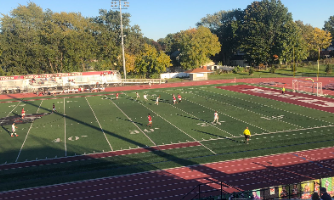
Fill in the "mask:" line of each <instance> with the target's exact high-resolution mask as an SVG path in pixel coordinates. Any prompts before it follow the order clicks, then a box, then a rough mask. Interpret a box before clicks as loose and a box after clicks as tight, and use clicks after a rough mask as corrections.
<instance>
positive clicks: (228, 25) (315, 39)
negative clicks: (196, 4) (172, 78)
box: [158, 0, 334, 66]
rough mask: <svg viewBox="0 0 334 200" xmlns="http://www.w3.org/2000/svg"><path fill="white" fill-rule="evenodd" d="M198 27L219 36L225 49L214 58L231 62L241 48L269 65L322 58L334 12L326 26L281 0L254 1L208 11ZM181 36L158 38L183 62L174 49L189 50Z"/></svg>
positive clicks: (333, 31) (257, 62) (256, 62)
mask: <svg viewBox="0 0 334 200" xmlns="http://www.w3.org/2000/svg"><path fill="white" fill-rule="evenodd" d="M197 27H206V28H209V29H210V31H211V32H212V33H213V34H215V35H216V36H217V37H218V40H219V43H220V45H221V49H220V51H219V52H218V53H217V54H215V55H214V56H212V57H211V59H213V60H214V61H216V62H219V61H221V62H222V63H224V64H229V63H230V60H231V58H232V57H233V55H234V54H236V53H237V52H238V51H239V52H243V53H244V54H245V56H244V57H245V60H246V61H247V62H248V63H249V64H250V65H252V66H257V65H266V66H268V65H272V64H274V63H290V62H292V61H293V60H295V61H297V62H298V61H301V60H305V59H311V60H316V59H318V54H319V51H320V50H321V49H325V48H327V47H328V46H329V45H330V44H331V42H332V35H334V16H332V17H330V18H329V20H328V21H326V22H325V25H324V28H323V30H322V29H319V28H315V27H312V26H311V25H309V24H304V23H303V22H302V21H293V19H292V14H291V13H289V12H288V9H287V8H286V7H285V6H284V5H283V4H282V2H281V1H280V0H262V1H254V2H253V3H251V4H250V5H248V6H247V7H246V8H245V9H244V10H241V9H235V10H231V11H223V10H222V11H219V12H216V13H214V14H208V15H206V17H203V18H202V19H201V20H200V21H199V22H198V23H197ZM179 38H180V36H179V33H176V34H169V35H167V36H166V37H165V38H162V39H159V40H158V42H159V43H160V44H161V45H162V46H163V47H164V48H165V51H166V53H167V54H168V55H171V59H172V62H173V63H174V64H176V65H182V66H183V65H184V63H183V60H182V57H178V56H173V55H174V54H173V53H174V52H177V51H179V52H180V54H181V55H182V54H183V53H184V51H186V49H185V48H183V47H182V46H179ZM213 53H216V52H213ZM196 54H199V52H197V53H196ZM293 55H294V57H293ZM198 60H199V61H200V60H201V59H198Z"/></svg>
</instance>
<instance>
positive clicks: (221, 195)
mask: <svg viewBox="0 0 334 200" xmlns="http://www.w3.org/2000/svg"><path fill="white" fill-rule="evenodd" d="M220 199H223V181H220Z"/></svg>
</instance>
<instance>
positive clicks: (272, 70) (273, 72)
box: [270, 66, 276, 74]
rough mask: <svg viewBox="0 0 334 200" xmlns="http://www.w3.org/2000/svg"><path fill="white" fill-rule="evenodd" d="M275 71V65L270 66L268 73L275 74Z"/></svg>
mask: <svg viewBox="0 0 334 200" xmlns="http://www.w3.org/2000/svg"><path fill="white" fill-rule="evenodd" d="M275 71H276V67H274V66H272V67H271V68H270V73H272V74H275Z"/></svg>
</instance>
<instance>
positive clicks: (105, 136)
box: [85, 97, 113, 151]
mask: <svg viewBox="0 0 334 200" xmlns="http://www.w3.org/2000/svg"><path fill="white" fill-rule="evenodd" d="M85 99H86V101H87V104H88V106H89V107H90V109H91V110H92V112H93V114H94V117H95V119H96V121H97V123H98V124H99V126H100V129H101V131H102V133H103V135H104V138H105V139H106V140H107V142H108V144H109V147H110V149H111V151H113V148H112V146H111V144H110V142H109V140H108V138H107V135H106V133H105V132H104V130H103V128H102V126H101V124H100V121H99V120H98V119H97V117H96V115H95V112H94V110H93V108H92V106H90V103H89V101H88V99H87V97H85Z"/></svg>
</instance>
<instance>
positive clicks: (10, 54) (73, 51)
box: [0, 0, 334, 77]
mask: <svg viewBox="0 0 334 200" xmlns="http://www.w3.org/2000/svg"><path fill="white" fill-rule="evenodd" d="M122 18H123V31H124V35H125V40H124V45H125V59H126V70H127V73H129V74H130V75H140V76H142V77H154V76H157V75H158V74H159V73H161V72H164V71H166V68H167V67H170V66H182V68H184V69H192V68H197V67H199V66H201V65H203V64H204V63H207V62H209V61H211V60H213V61H215V62H219V61H220V62H222V63H224V64H228V63H229V62H230V60H231V58H232V56H233V55H234V54H235V53H236V52H238V51H242V52H244V53H245V59H246V60H247V61H248V63H250V64H251V65H253V66H255V65H260V64H264V65H271V64H273V63H275V62H276V63H277V62H281V63H282V62H283V63H289V62H292V60H296V61H301V60H304V59H307V58H311V59H312V58H313V59H317V56H318V54H319V50H320V49H323V48H327V47H328V46H329V45H330V44H331V42H332V35H333V34H334V16H332V17H330V18H329V20H328V21H327V22H325V25H324V28H323V30H321V29H318V28H314V27H312V26H311V25H308V24H304V23H303V22H302V21H293V20H292V14H291V13H289V12H288V9H287V8H286V7H285V6H284V5H283V4H282V3H281V1H280V0H262V1H254V2H253V3H252V4H250V5H248V6H247V7H246V8H245V9H244V10H241V9H235V10H231V11H219V12H217V13H214V14H208V15H207V16H206V17H203V18H202V19H201V20H200V21H199V22H198V23H197V24H196V26H197V27H196V28H191V29H188V30H183V31H180V32H178V33H170V34H168V35H167V36H166V37H165V38H161V39H159V40H158V41H154V40H152V39H149V38H146V37H144V36H143V34H142V32H141V30H140V27H139V26H138V25H133V26H130V18H131V15H130V14H129V13H122ZM120 34H121V33H120V13H119V12H118V11H113V10H106V9H100V10H99V16H97V17H90V18H87V17H83V16H82V15H81V14H80V13H65V12H61V13H55V12H52V11H51V10H50V9H47V10H45V11H43V10H42V8H40V7H39V6H37V5H36V4H35V3H33V2H30V3H28V4H27V5H26V6H25V5H20V6H18V7H17V8H15V9H13V10H12V11H11V12H10V14H9V15H2V17H1V18H0V65H1V67H0V75H14V74H41V73H60V72H74V71H77V72H81V71H89V70H108V69H116V70H120V71H121V72H122V53H121V48H120V47H121V45H120V43H121V38H120ZM293 51H294V53H293ZM293 55H294V56H295V57H294V58H293Z"/></svg>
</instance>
